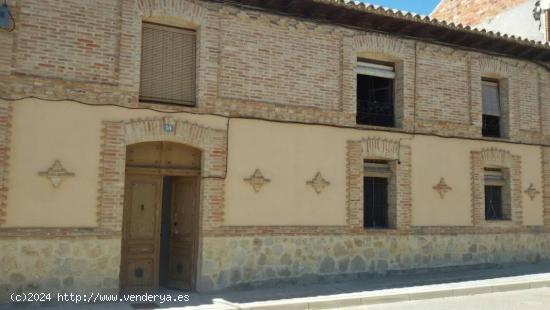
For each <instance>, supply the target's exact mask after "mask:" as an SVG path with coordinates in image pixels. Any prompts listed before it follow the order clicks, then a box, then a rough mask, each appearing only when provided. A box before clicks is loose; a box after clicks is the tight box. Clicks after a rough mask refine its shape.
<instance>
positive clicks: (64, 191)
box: [4, 99, 226, 227]
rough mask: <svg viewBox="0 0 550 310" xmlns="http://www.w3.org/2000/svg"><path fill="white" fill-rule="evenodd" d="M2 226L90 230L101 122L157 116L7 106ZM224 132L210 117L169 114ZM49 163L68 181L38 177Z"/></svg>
mask: <svg viewBox="0 0 550 310" xmlns="http://www.w3.org/2000/svg"><path fill="white" fill-rule="evenodd" d="M13 107H14V108H13V125H12V126H13V127H12V138H11V141H12V142H11V143H12V146H11V153H10V169H9V172H10V173H9V179H8V184H9V193H8V203H7V205H8V207H7V210H6V211H7V212H6V213H7V221H6V224H5V225H4V227H95V226H97V223H96V208H97V197H98V181H99V179H98V178H99V164H100V159H99V156H100V143H101V141H100V139H101V122H102V121H104V120H105V121H123V120H129V119H132V118H147V117H153V116H157V117H158V116H159V115H163V113H158V112H154V111H150V110H128V109H124V108H118V107H107V106H105V107H93V106H86V105H81V104H75V103H74V102H49V101H40V100H35V99H27V100H24V101H18V102H16V103H15V104H14V105H13ZM170 116H171V117H177V118H180V119H184V120H191V121H193V122H196V123H200V124H202V125H205V126H209V127H213V128H220V129H225V127H226V120H225V119H223V118H220V117H214V116H200V115H191V114H170ZM55 160H59V161H60V162H61V164H62V165H63V166H64V167H65V169H67V170H68V171H70V172H74V173H75V176H74V177H69V178H66V179H65V181H64V182H63V183H62V184H61V186H60V187H59V188H54V187H53V186H52V185H51V183H50V181H49V180H48V179H47V178H46V177H42V176H38V173H39V172H40V171H45V170H47V169H48V168H49V167H50V166H51V165H52V164H53V162H54V161H55Z"/></svg>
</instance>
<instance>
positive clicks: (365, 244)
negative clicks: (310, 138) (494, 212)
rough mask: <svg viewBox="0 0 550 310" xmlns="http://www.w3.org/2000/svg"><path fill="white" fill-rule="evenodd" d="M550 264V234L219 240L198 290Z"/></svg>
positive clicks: (207, 255)
mask: <svg viewBox="0 0 550 310" xmlns="http://www.w3.org/2000/svg"><path fill="white" fill-rule="evenodd" d="M541 260H550V234H546V233H535V234H529V233H525V234H490V235H409V236H380V235H375V236H287V237H285V236H277V237H216V238H205V239H204V240H203V253H202V266H201V267H202V270H201V274H202V276H201V277H199V280H198V287H197V289H198V290H202V291H207V290H217V289H223V288H226V287H230V286H234V285H238V284H246V283H253V282H262V281H274V280H275V281H277V280H280V281H288V280H289V279H292V278H308V277H311V276H313V277H311V278H315V277H316V276H334V275H346V274H349V275H351V274H358V273H368V274H385V273H387V272H388V271H393V270H414V269H426V268H439V267H452V266H462V265H478V264H487V263H511V262H537V261H541Z"/></svg>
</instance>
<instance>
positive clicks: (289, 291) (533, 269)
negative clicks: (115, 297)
mask: <svg viewBox="0 0 550 310" xmlns="http://www.w3.org/2000/svg"><path fill="white" fill-rule="evenodd" d="M546 286H550V262H546V263H538V264H507V265H486V266H475V267H470V268H469V269H465V268H460V269H456V270H452V271H448V270H447V271H445V270H441V271H429V272H428V271H426V272H423V273H415V274H395V273H394V274H390V275H388V276H385V277H360V278H357V279H352V280H345V281H330V282H329V281H325V282H323V283H316V284H296V285H280V286H277V287H258V288H253V289H240V290H227V291H222V292H215V293H206V294H199V293H191V294H190V300H189V301H188V302H185V303H164V304H159V303H157V304H156V305H155V304H132V305H130V304H127V303H112V304H81V305H74V304H50V305H40V306H41V308H46V309H54V308H62V309H152V308H172V307H178V308H179V307H184V308H183V309H212V310H225V309H227V310H229V309H285V310H286V309H330V308H340V307H349V306H357V305H368V304H377V303H388V302H396V301H407V300H420V299H429V298H440V297H450V296H463V295H472V294H481V293H490V292H501V291H509V290H520V289H528V288H535V287H546ZM162 293H166V294H173V295H177V294H181V292H178V291H164V292H162ZM29 306H33V307H36V306H38V305H37V304H35V305H29ZM12 307H13V308H23V307H25V305H15V306H14V305H11V306H10V305H1V306H0V309H11V308H12Z"/></svg>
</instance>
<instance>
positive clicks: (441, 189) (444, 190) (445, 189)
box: [433, 178, 453, 199]
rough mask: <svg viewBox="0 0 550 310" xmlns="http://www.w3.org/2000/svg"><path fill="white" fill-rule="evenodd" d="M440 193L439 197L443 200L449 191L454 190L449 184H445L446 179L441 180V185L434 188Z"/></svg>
mask: <svg viewBox="0 0 550 310" xmlns="http://www.w3.org/2000/svg"><path fill="white" fill-rule="evenodd" d="M433 189H435V190H436V191H437V192H438V193H439V197H441V199H443V198H445V195H446V194H447V192H448V191H450V190H452V189H453V188H452V187H450V186H449V185H447V182H445V179H444V178H441V179H439V183H438V184H437V185H435V186H434V187H433Z"/></svg>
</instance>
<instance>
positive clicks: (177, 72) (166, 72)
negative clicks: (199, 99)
mask: <svg viewBox="0 0 550 310" xmlns="http://www.w3.org/2000/svg"><path fill="white" fill-rule="evenodd" d="M195 44H196V42H195V32H194V31H192V30H187V29H182V28H176V27H168V26H161V25H156V24H149V23H143V37H142V47H141V76H140V94H139V99H140V101H152V102H161V103H173V104H182V105H194V104H195Z"/></svg>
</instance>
